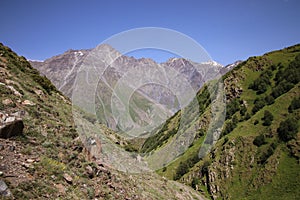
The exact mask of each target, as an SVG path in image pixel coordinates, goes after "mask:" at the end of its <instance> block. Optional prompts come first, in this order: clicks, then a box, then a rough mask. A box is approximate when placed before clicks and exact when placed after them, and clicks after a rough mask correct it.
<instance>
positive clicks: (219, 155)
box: [141, 45, 300, 199]
mask: <svg viewBox="0 0 300 200" xmlns="http://www.w3.org/2000/svg"><path fill="white" fill-rule="evenodd" d="M223 80H224V85H225V93H226V121H225V123H224V125H223V128H222V131H221V132H220V138H219V139H218V140H216V141H214V142H216V143H215V145H214V146H213V148H212V150H211V151H210V153H209V154H208V155H207V156H205V157H201V156H200V157H199V150H200V147H202V146H203V145H206V144H207V143H210V142H211V141H212V140H215V139H216V138H207V137H206V136H207V129H208V126H209V123H210V121H211V119H212V117H211V114H210V110H211V102H210V97H209V94H208V91H207V89H206V87H204V88H203V89H201V90H200V91H199V93H198V94H197V100H196V99H195V100H194V101H197V102H198V103H199V107H200V109H199V110H200V112H199V111H196V110H194V111H192V110H190V111H189V109H190V108H191V107H193V106H192V104H191V105H190V106H189V107H187V108H186V110H188V113H189V116H191V117H190V118H184V120H185V123H184V124H185V126H184V131H185V132H186V133H189V134H190V135H192V137H193V141H192V142H191V144H190V145H189V148H188V149H187V150H186V151H185V152H184V153H183V154H181V155H180V156H178V157H177V159H176V160H175V161H174V162H172V163H170V164H168V165H166V166H165V167H163V168H161V169H160V170H158V173H159V174H160V175H162V176H165V177H167V178H169V179H174V180H179V181H180V182H183V183H186V184H187V185H190V186H192V187H193V188H194V189H195V190H197V191H200V192H201V193H202V194H204V195H206V196H207V197H210V198H213V199H297V198H299V196H300V193H299V189H298V188H300V170H299V169H300V168H299V167H300V166H299V159H300V154H299V151H300V132H299V125H300V124H299V123H300V109H299V108H300V88H299V87H300V85H299V81H300V45H296V46H292V47H289V48H286V49H283V50H279V51H274V52H270V53H267V54H265V55H263V56H256V57H251V58H249V59H248V60H247V61H244V62H242V63H240V64H238V66H236V67H235V68H234V69H233V70H232V71H230V72H228V73H227V74H226V75H224V76H223ZM186 110H184V111H186ZM181 113H182V111H180V112H178V113H176V115H174V116H173V117H172V118H170V119H169V120H167V122H166V123H165V124H164V125H163V126H162V127H163V128H162V129H160V130H159V131H158V132H156V134H155V135H154V136H152V137H150V138H148V140H146V141H145V143H144V145H143V147H142V148H141V152H150V154H151V153H155V152H158V151H160V149H162V148H164V146H166V145H168V144H169V143H170V142H171V141H172V139H173V138H174V137H176V135H177V134H178V133H177V132H176V130H177V127H178V126H179V122H180V120H182V119H180V116H181ZM195 113H198V114H197V115H196V117H195ZM186 122H187V123H186ZM203 141H205V142H204V143H203ZM207 141H210V142H207ZM214 142H212V143H214Z"/></svg>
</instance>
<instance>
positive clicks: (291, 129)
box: [277, 118, 298, 142]
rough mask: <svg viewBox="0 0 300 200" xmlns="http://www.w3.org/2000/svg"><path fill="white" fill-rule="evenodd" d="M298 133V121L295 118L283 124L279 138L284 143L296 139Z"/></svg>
mask: <svg viewBox="0 0 300 200" xmlns="http://www.w3.org/2000/svg"><path fill="white" fill-rule="evenodd" d="M297 132H298V121H297V120H296V119H294V118H288V119H286V120H285V121H283V122H281V123H280V125H279V127H278V129H277V133H278V137H279V139H281V140H282V141H284V142H288V141H289V140H291V139H293V138H295V136H296V134H297Z"/></svg>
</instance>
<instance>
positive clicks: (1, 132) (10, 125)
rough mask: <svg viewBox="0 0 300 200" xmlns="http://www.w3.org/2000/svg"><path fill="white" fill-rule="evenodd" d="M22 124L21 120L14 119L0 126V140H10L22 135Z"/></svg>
mask: <svg viewBox="0 0 300 200" xmlns="http://www.w3.org/2000/svg"><path fill="white" fill-rule="evenodd" d="M23 129H24V124H23V121H22V120H21V119H17V118H15V119H14V120H13V121H11V120H9V122H6V123H4V124H2V125H1V124H0V138H4V139H7V138H10V137H13V136H17V135H22V134H23Z"/></svg>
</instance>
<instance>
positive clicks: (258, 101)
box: [252, 98, 266, 114]
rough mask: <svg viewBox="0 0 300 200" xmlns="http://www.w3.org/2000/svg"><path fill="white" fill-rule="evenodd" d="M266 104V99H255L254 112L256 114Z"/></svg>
mask: <svg viewBox="0 0 300 200" xmlns="http://www.w3.org/2000/svg"><path fill="white" fill-rule="evenodd" d="M265 105H266V102H265V99H262V98H259V99H255V101H254V107H253V108H252V113H253V114H255V113H256V112H257V111H259V110H260V109H262V108H263V107H264V106H265Z"/></svg>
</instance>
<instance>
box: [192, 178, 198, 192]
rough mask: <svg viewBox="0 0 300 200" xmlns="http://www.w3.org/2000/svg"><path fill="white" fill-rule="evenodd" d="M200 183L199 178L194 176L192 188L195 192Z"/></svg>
mask: <svg viewBox="0 0 300 200" xmlns="http://www.w3.org/2000/svg"><path fill="white" fill-rule="evenodd" d="M199 182H200V180H199V178H198V177H196V176H194V177H193V180H192V183H191V186H192V188H194V190H196V185H198V184H199Z"/></svg>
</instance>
